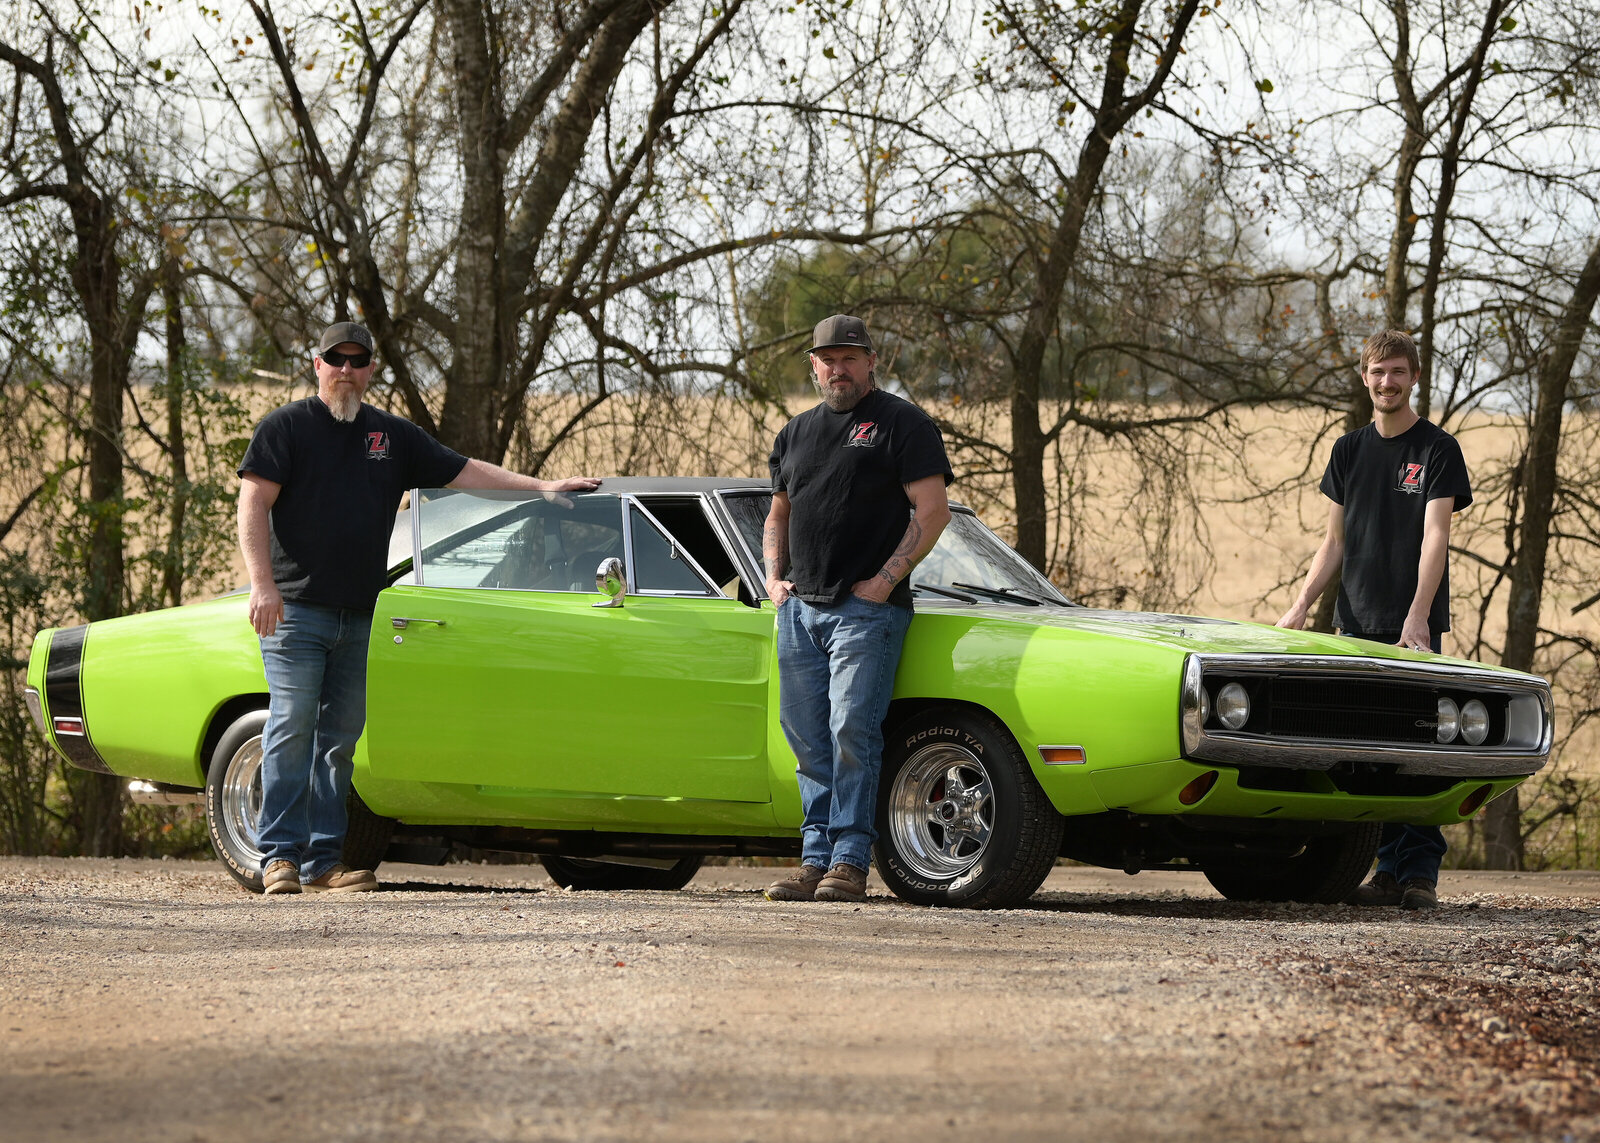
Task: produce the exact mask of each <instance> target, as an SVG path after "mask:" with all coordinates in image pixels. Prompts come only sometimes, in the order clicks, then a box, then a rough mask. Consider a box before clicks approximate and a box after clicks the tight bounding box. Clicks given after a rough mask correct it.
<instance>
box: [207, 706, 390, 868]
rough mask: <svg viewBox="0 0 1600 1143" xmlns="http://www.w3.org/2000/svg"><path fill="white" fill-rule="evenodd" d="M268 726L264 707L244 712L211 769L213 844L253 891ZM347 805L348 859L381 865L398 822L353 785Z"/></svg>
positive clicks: (353, 862) (349, 862) (209, 820)
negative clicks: (375, 808) (378, 811)
mask: <svg viewBox="0 0 1600 1143" xmlns="http://www.w3.org/2000/svg"><path fill="white" fill-rule="evenodd" d="M266 725H267V712H266V711H264V710H253V711H250V712H249V713H247V714H244V715H241V716H240V717H239V718H238V719H237V720H235V722H234V723H233V725H232V726H230V727H228V730H227V732H226V733H225V734H223V736H222V738H221V740H220V741H219V742H218V743H217V748H216V749H215V750H214V751H212V754H211V765H210V767H209V768H208V769H207V770H206V826H207V828H208V829H209V831H210V833H211V848H212V849H214V850H215V851H216V854H217V857H218V859H219V860H220V861H221V862H222V864H223V866H224V867H225V868H226V869H227V870H228V873H229V874H230V875H231V876H232V877H233V879H234V880H235V881H237V882H239V884H241V885H243V886H244V887H245V888H246V889H249V890H250V891H251V892H253V893H259V892H261V847H260V845H259V844H258V842H257V833H256V823H257V821H258V819H259V818H260V816H261V731H262V729H263V728H264V727H265V726H266ZM346 809H347V811H348V815H349V827H348V829H347V830H346V832H345V839H344V854H343V860H344V863H345V864H346V865H348V866H350V868H352V869H373V868H376V867H377V865H378V863H379V862H381V861H382V860H383V854H384V851H385V850H386V849H388V848H389V838H390V835H391V834H392V833H393V830H394V821H393V820H392V819H390V818H386V817H381V816H380V815H378V814H375V813H373V812H372V811H371V810H370V809H368V808H367V804H366V803H365V802H363V801H362V800H361V797H360V795H358V794H357V793H356V792H355V790H353V789H352V790H351V791H350V798H349V801H348V802H347V803H346Z"/></svg>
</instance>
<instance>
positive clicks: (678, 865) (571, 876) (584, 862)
mask: <svg viewBox="0 0 1600 1143" xmlns="http://www.w3.org/2000/svg"><path fill="white" fill-rule="evenodd" d="M702 860H704V859H703V858H699V857H685V858H681V859H679V860H677V861H672V862H660V863H657V862H650V861H646V860H643V859H641V860H639V861H637V862H632V861H628V860H627V859H624V858H612V859H610V860H604V859H600V858H587V857H541V858H540V859H539V861H540V863H541V864H542V865H543V866H544V871H545V872H546V873H548V874H549V875H550V880H552V881H554V882H555V883H556V884H557V885H559V886H561V887H562V888H563V889H656V890H663V891H667V890H673V889H682V888H683V887H684V886H685V885H687V884H689V882H690V881H692V880H694V875H695V874H696V873H699V872H700V862H701V861H702Z"/></svg>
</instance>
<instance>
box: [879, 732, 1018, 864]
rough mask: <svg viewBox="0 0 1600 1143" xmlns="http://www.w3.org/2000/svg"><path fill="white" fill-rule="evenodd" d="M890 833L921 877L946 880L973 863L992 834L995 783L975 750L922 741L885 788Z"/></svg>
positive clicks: (905, 860) (899, 850) (897, 846)
mask: <svg viewBox="0 0 1600 1143" xmlns="http://www.w3.org/2000/svg"><path fill="white" fill-rule="evenodd" d="M888 818H889V836H890V838H891V840H892V841H893V843H894V847H895V851H896V852H897V853H898V854H899V855H900V858H901V860H902V861H904V862H905V864H906V865H907V867H908V868H910V870H911V871H912V872H913V873H915V874H917V875H918V876H921V877H928V878H932V879H934V880H939V881H948V880H950V879H951V878H954V877H959V876H960V875H961V874H963V873H965V872H966V871H967V870H969V869H971V868H972V867H973V866H974V865H976V864H977V863H978V860H979V858H981V857H982V856H983V854H984V851H985V850H987V849H988V848H989V839H990V838H991V837H993V836H994V786H993V784H992V783H991V782H990V780H989V771H988V770H986V769H985V768H984V765H983V762H982V760H981V759H979V758H978V756H977V755H975V754H973V753H972V752H971V751H970V750H967V749H965V748H963V747H960V746H956V745H953V744H950V743H938V744H935V745H931V746H924V747H923V748H922V749H921V750H918V751H917V752H916V753H915V754H913V755H912V756H911V757H910V758H909V759H907V760H906V764H905V765H904V766H902V767H901V768H900V773H898V774H896V775H895V779H894V784H893V786H891V787H890V790H889V813H888Z"/></svg>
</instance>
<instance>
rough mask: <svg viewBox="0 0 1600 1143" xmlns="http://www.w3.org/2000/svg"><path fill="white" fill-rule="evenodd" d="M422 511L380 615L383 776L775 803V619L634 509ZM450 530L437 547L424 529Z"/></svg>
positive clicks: (376, 762) (511, 500) (371, 690)
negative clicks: (439, 524)
mask: <svg viewBox="0 0 1600 1143" xmlns="http://www.w3.org/2000/svg"><path fill="white" fill-rule="evenodd" d="M461 495H472V496H473V501H472V502H469V503H467V504H465V505H463V504H461V503H460V502H458V497H459V496H461ZM452 502H454V503H452ZM413 503H414V504H416V505H417V508H416V510H415V512H414V519H416V521H417V527H416V531H417V533H418V541H417V547H418V549H419V551H418V552H417V553H416V554H415V555H414V565H413V572H412V573H411V574H410V575H408V576H406V577H403V580H402V582H399V583H397V584H396V585H395V586H393V587H390V588H389V589H387V590H386V591H384V592H383V593H382V594H381V595H380V596H379V598H378V605H377V609H376V612H375V614H374V618H373V637H372V644H371V653H370V660H369V672H368V684H367V686H368V720H367V736H368V753H369V757H370V765H371V770H372V773H373V775H374V776H375V777H378V778H381V779H394V780H406V781H420V782H444V783H458V784H468V785H472V786H476V787H480V788H482V789H484V790H485V791H486V792H493V791H496V790H500V791H504V792H506V793H514V792H520V793H527V794H533V795H539V794H544V795H550V794H574V795H576V794H584V795H618V796H632V797H645V798H661V799H702V800H711V801H732V802H762V803H764V802H768V801H770V799H771V789H770V782H769V779H768V776H767V759H766V748H767V703H768V690H769V687H768V682H769V672H770V667H769V664H770V660H771V643H772V617H771V615H770V614H767V613H764V612H762V611H761V610H759V609H757V608H754V607H750V606H746V605H745V604H743V603H740V602H739V601H738V600H737V599H733V598H728V597H727V596H725V595H724V594H723V593H722V592H721V591H720V590H719V588H718V587H717V586H716V585H715V584H713V583H712V582H711V581H710V578H709V577H708V576H707V575H705V574H703V572H702V571H701V570H700V568H699V566H698V565H697V564H696V563H695V561H694V560H693V559H692V558H691V557H690V556H689V555H688V553H687V552H685V551H684V550H683V549H682V548H681V547H680V546H679V545H678V544H677V543H676V541H675V540H674V539H673V538H672V537H671V536H670V535H668V534H666V533H665V532H664V530H663V529H662V528H661V527H660V526H659V524H658V523H657V522H656V521H655V520H654V518H653V517H652V516H651V515H650V514H649V513H648V511H646V510H645V509H644V508H643V507H642V506H641V505H640V504H639V503H638V502H637V501H636V500H633V499H632V498H629V497H622V496H618V495H611V494H607V493H604V492H600V493H590V494H584V495H576V496H571V497H552V498H544V497H535V498H522V497H506V496H505V495H504V494H499V495H483V494H464V493H461V494H445V495H440V494H438V493H429V492H424V493H422V494H421V495H420V496H416V495H414V497H413ZM430 514H431V516H430ZM446 518H448V521H449V525H450V526H449V528H447V529H445V530H446V531H447V533H448V534H446V535H445V536H443V537H442V538H433V533H432V532H430V519H432V520H434V521H437V520H444V519H446ZM463 521H465V523H463ZM613 557H614V558H618V559H621V560H623V562H624V564H625V567H626V573H627V582H628V589H629V590H628V593H627V595H626V596H625V597H624V599H623V600H622V606H619V607H596V606H595V604H596V602H597V601H599V600H600V599H601V597H600V596H599V595H598V594H597V592H596V590H595V583H594V581H595V572H596V568H597V567H598V565H599V564H600V563H601V562H602V561H604V560H606V559H608V558H613Z"/></svg>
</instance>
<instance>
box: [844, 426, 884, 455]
mask: <svg viewBox="0 0 1600 1143" xmlns="http://www.w3.org/2000/svg"><path fill="white" fill-rule="evenodd" d="M877 436H878V422H877V421H862V422H861V423H860V424H858V425H856V426H855V427H854V428H852V429H851V430H850V439H849V440H847V441H845V442H844V447H845V448H871V447H872V446H873V444H874V443H875V441H876V438H877Z"/></svg>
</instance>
